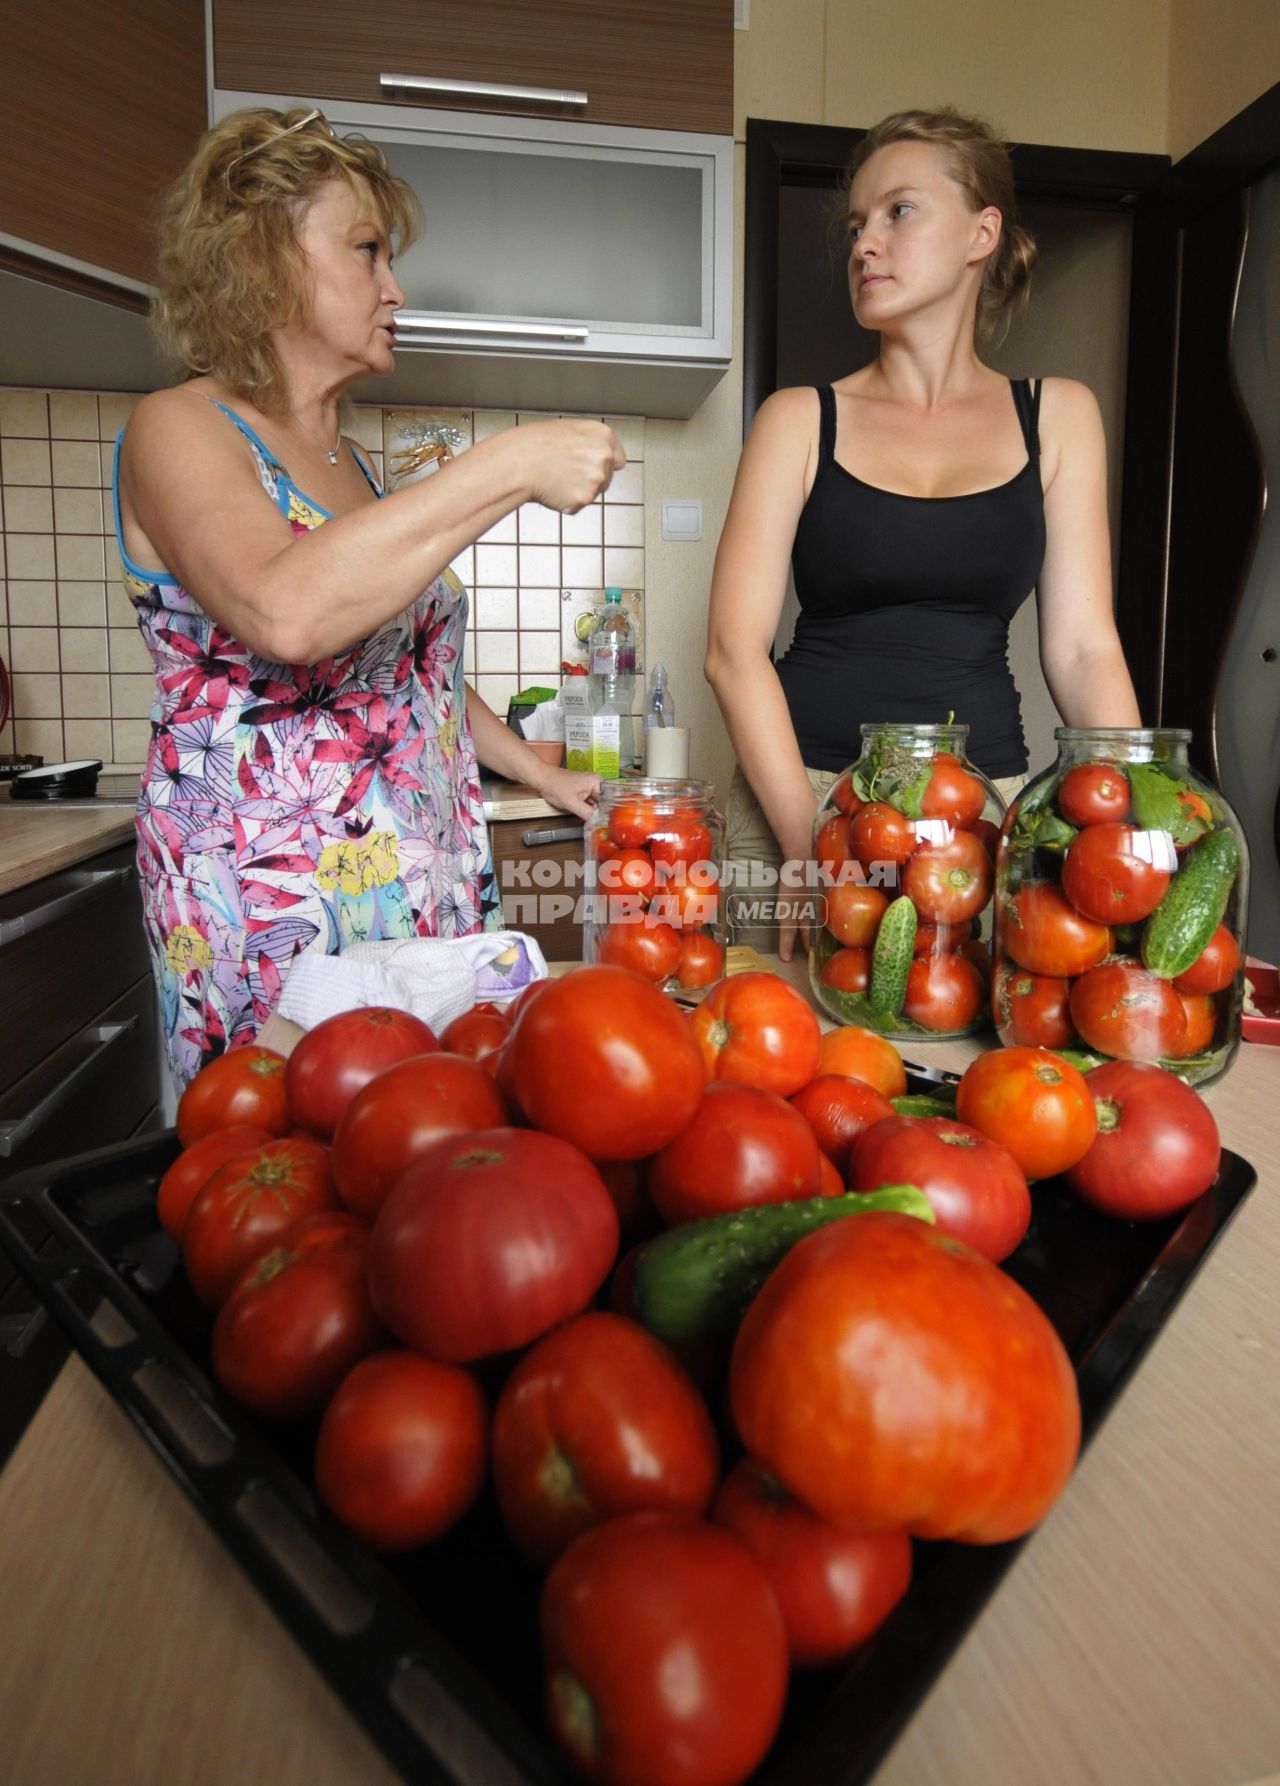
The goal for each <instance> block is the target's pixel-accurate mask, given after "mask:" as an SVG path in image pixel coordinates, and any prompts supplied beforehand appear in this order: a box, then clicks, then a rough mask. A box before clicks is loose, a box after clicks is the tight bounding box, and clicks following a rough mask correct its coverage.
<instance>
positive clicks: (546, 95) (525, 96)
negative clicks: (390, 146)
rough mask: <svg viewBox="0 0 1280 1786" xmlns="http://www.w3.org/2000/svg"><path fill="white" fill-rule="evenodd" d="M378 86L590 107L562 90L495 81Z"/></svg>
mask: <svg viewBox="0 0 1280 1786" xmlns="http://www.w3.org/2000/svg"><path fill="white" fill-rule="evenodd" d="M378 85H379V86H380V87H381V88H382V89H383V90H384V91H389V90H392V89H394V88H397V87H401V88H407V89H408V90H409V91H410V92H412V93H443V94H446V95H449V96H451V97H453V98H455V99H513V100H515V101H516V102H517V103H518V104H520V105H586V103H587V95H586V94H585V93H571V92H568V91H566V90H565V89H564V88H562V87H509V86H507V85H506V84H505V83H503V82H494V81H450V80H445V79H444V78H443V76H440V75H434V74H380V75H379V76H378Z"/></svg>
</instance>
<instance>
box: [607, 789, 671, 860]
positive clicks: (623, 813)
mask: <svg viewBox="0 0 1280 1786" xmlns="http://www.w3.org/2000/svg"><path fill="white" fill-rule="evenodd" d="M658 823H659V820H658V809H657V807H656V806H655V805H654V803H653V801H652V800H620V801H619V802H618V804H617V805H616V806H615V807H614V808H613V809H612V810H611V812H610V814H609V823H608V827H607V835H608V838H609V841H610V843H613V844H616V845H617V847H618V848H619V849H620V850H641V849H643V848H644V846H645V844H646V843H648V841H649V839H650V838H651V837H652V836H653V834H654V832H655V831H656V830H657V828H658Z"/></svg>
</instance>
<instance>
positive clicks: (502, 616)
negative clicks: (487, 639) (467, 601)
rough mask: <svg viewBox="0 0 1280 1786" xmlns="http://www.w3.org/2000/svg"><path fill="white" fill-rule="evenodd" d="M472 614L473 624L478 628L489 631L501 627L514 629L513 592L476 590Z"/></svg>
mask: <svg viewBox="0 0 1280 1786" xmlns="http://www.w3.org/2000/svg"><path fill="white" fill-rule="evenodd" d="M474 613H475V623H476V625H477V626H478V627H485V628H488V629H490V630H494V629H497V628H501V627H510V628H514V627H515V624H516V592H515V590H514V589H477V591H476V597H475V604H474Z"/></svg>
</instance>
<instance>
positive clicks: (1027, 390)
mask: <svg viewBox="0 0 1280 1786" xmlns="http://www.w3.org/2000/svg"><path fill="white" fill-rule="evenodd" d="M1009 382H1010V385H1011V387H1012V390H1013V403H1014V408H1015V409H1016V410H1017V412H1018V421H1019V422H1020V423H1021V425H1022V439H1023V442H1024V444H1025V446H1026V449H1027V458H1028V459H1029V460H1030V461H1031V463H1032V464H1033V465H1039V463H1040V392H1041V390H1042V389H1043V388H1044V380H1043V379H1042V378H1036V379H1030V378H1016V379H1010V381H1009Z"/></svg>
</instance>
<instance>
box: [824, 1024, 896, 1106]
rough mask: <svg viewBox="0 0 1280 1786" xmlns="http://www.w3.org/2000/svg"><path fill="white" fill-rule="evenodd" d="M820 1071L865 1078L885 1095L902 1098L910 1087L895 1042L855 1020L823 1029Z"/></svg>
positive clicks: (853, 1077) (850, 1077)
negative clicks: (837, 1027) (838, 1026)
mask: <svg viewBox="0 0 1280 1786" xmlns="http://www.w3.org/2000/svg"><path fill="white" fill-rule="evenodd" d="M817 1071H818V1072H819V1073H843V1074H844V1075H845V1076H846V1078H849V1079H862V1080H864V1081H865V1082H866V1084H868V1085H874V1086H875V1088H876V1090H877V1091H878V1092H882V1093H883V1094H884V1096H885V1097H886V1098H900V1097H902V1096H903V1095H904V1094H905V1092H906V1089H907V1069H906V1067H905V1066H904V1065H903V1064H902V1056H901V1055H900V1054H899V1053H898V1050H897V1049H896V1048H895V1047H894V1045H893V1043H892V1042H890V1041H887V1040H886V1039H885V1037H884V1036H878V1035H877V1034H876V1033H875V1031H874V1030H873V1029H863V1028H861V1026H860V1025H858V1024H856V1023H845V1024H842V1025H841V1026H840V1028H839V1029H829V1030H826V1031H825V1032H824V1034H823V1036H822V1039H821V1041H820V1042H819V1044H818V1066H817Z"/></svg>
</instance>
